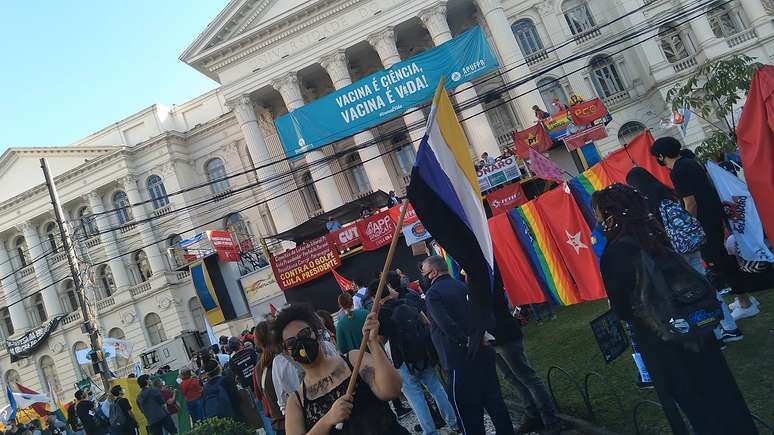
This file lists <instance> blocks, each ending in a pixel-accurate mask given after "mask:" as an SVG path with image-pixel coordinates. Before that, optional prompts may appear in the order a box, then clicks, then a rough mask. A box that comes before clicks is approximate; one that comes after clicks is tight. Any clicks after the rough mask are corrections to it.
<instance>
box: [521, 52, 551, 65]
mask: <svg viewBox="0 0 774 435" xmlns="http://www.w3.org/2000/svg"><path fill="white" fill-rule="evenodd" d="M547 59H548V52H547V51H546V50H544V49H541V50H538V51H535V52H532V53H530V54H528V55H526V56H524V60H526V61H527V65H529V66H532V65H535V64H537V63H540V62H542V61H544V60H547Z"/></svg>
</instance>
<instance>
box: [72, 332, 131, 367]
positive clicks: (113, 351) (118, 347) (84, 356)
mask: <svg viewBox="0 0 774 435" xmlns="http://www.w3.org/2000/svg"><path fill="white" fill-rule="evenodd" d="M133 347H134V345H133V344H132V342H131V341H129V340H121V339H119V338H110V337H105V338H103V339H102V353H103V354H104V355H105V359H111V358H115V357H118V356H120V357H122V358H126V359H129V358H131V357H132V348H133ZM89 352H91V349H81V350H78V351H76V352H75V358H76V359H77V360H78V364H91V360H90V359H89Z"/></svg>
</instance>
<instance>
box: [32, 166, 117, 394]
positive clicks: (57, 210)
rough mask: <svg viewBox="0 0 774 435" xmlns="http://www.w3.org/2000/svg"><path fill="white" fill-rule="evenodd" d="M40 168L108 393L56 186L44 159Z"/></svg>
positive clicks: (98, 341)
mask: <svg viewBox="0 0 774 435" xmlns="http://www.w3.org/2000/svg"><path fill="white" fill-rule="evenodd" d="M40 167H41V169H43V176H44V177H45V178H46V186H47V187H48V194H49V196H50V197H51V205H52V206H54V215H55V216H56V223H57V225H58V226H59V234H60V236H61V238H62V247H63V248H64V251H65V252H66V253H67V263H68V264H69V265H70V275H71V277H72V279H73V284H74V285H75V290H76V294H77V295H78V304H79V305H80V307H81V317H82V318H83V325H82V329H81V330H82V331H83V332H84V333H86V334H88V335H89V341H90V342H91V349H92V351H93V352H92V353H91V355H92V358H93V357H95V356H96V358H97V361H98V364H99V367H100V369H101V370H100V372H101V373H100V378H101V379H102V387H103V388H104V391H105V393H107V392H108V391H110V378H109V376H110V371H109V368H108V365H107V361H106V360H105V358H104V355H103V353H102V339H101V338H100V336H99V330H98V329H97V327H96V324H95V322H94V319H93V318H92V317H91V312H90V311H89V307H88V306H87V305H86V295H85V289H84V287H83V282H81V275H80V273H79V272H80V270H79V268H78V262H77V259H76V258H75V247H74V246H73V244H72V240H71V237H70V232H69V231H68V229H67V226H66V225H65V224H64V219H63V218H62V216H63V215H64V213H63V212H62V204H61V203H60V202H59V194H58V193H57V191H56V185H55V184H54V179H53V177H51V173H50V172H49V171H48V163H47V162H46V159H45V158H42V159H40Z"/></svg>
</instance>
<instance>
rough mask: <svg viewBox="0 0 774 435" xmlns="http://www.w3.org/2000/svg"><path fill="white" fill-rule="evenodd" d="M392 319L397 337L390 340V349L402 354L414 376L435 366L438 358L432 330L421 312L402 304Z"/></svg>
mask: <svg viewBox="0 0 774 435" xmlns="http://www.w3.org/2000/svg"><path fill="white" fill-rule="evenodd" d="M391 319H392V321H393V322H394V325H395V336H394V337H392V338H391V339H390V348H391V349H392V350H393V351H397V352H398V353H399V354H400V356H401V357H402V360H403V362H404V363H406V366H407V367H408V369H409V371H410V372H411V373H412V374H413V373H415V372H418V371H422V370H424V369H426V368H428V367H432V366H434V365H435V364H436V362H437V357H436V355H435V352H434V350H433V349H434V347H433V345H432V343H431V342H430V329H429V328H428V325H427V324H426V323H425V322H424V320H423V319H422V316H421V315H420V312H419V310H417V309H416V308H414V307H412V306H410V305H406V304H400V305H398V306H397V307H395V309H394V310H393V312H392V317H391Z"/></svg>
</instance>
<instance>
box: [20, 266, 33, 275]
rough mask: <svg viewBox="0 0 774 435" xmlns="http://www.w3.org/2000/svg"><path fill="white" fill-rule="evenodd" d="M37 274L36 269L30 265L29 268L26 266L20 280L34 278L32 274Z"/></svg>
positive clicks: (21, 272)
mask: <svg viewBox="0 0 774 435" xmlns="http://www.w3.org/2000/svg"><path fill="white" fill-rule="evenodd" d="M34 273H35V268H34V267H32V265H31V264H30V265H29V266H26V267H25V268H24V269H22V270H20V271H19V277H20V278H26V277H28V276H32V274H34Z"/></svg>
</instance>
